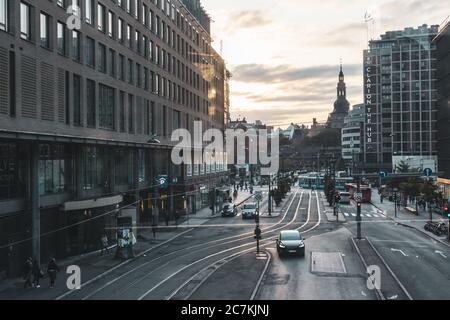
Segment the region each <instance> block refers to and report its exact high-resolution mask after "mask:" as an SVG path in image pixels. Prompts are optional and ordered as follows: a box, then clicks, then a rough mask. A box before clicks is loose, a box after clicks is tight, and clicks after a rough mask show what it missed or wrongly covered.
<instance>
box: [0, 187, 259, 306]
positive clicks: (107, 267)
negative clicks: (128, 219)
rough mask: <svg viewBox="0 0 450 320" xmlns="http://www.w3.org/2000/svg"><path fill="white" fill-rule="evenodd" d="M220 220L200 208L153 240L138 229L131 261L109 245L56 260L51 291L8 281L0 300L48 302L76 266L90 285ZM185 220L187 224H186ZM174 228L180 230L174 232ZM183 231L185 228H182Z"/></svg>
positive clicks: (44, 285)
mask: <svg viewBox="0 0 450 320" xmlns="http://www.w3.org/2000/svg"><path fill="white" fill-rule="evenodd" d="M250 196H251V195H250V192H249V191H240V192H239V193H238V197H237V198H236V200H235V203H236V204H240V203H241V202H244V201H246V200H247V199H248V198H249V197H250ZM217 217H221V215H220V213H218V212H217V213H216V214H214V215H212V214H211V209H209V208H204V209H202V210H199V211H198V212H197V213H196V214H191V215H189V217H187V216H183V217H182V218H181V219H180V220H179V221H178V225H177V224H176V223H175V221H170V222H169V226H166V224H165V221H160V225H159V226H158V228H157V229H156V237H155V238H153V232H152V227H151V226H149V227H148V228H145V227H143V228H140V229H139V232H138V236H137V240H138V242H137V243H136V244H135V245H134V246H133V250H134V254H135V258H134V259H129V260H119V259H115V257H114V256H115V252H116V248H115V245H112V246H111V247H110V249H109V253H101V251H100V250H98V251H94V252H90V253H86V254H83V255H78V256H73V257H69V258H66V259H64V260H57V261H56V263H57V265H58V266H59V268H60V272H59V273H58V275H57V278H56V283H55V286H54V288H52V289H50V288H49V279H48V278H47V277H46V276H45V277H44V278H41V281H40V285H41V287H40V288H28V289H24V288H23V284H24V280H23V279H22V278H9V279H4V280H2V281H0V300H16V299H20V300H28V299H33V300H35V299H38V300H41V299H42V300H49V299H55V298H56V297H58V296H60V295H62V294H64V293H66V292H67V291H68V289H67V287H66V280H67V277H68V276H69V275H68V274H66V272H65V271H66V268H67V266H70V265H77V266H79V267H80V269H81V284H82V285H84V284H86V283H87V282H92V281H95V280H97V279H98V278H100V277H101V276H103V275H105V273H109V272H111V271H113V270H115V269H117V268H119V267H121V266H123V265H125V264H127V263H129V262H131V261H134V260H135V259H136V258H139V257H141V256H145V254H146V253H147V252H148V251H150V250H153V249H155V248H157V247H160V246H163V245H165V244H166V243H167V242H169V241H171V240H173V239H175V238H177V237H179V236H182V235H183V234H184V233H186V232H188V231H189V230H191V229H190V228H189V225H201V224H204V223H206V222H207V221H209V219H211V218H217ZM188 218H189V220H188ZM178 226H184V227H182V228H178ZM186 227H187V228H186ZM41 267H42V271H44V273H46V270H47V266H46V265H44V264H42V266H41Z"/></svg>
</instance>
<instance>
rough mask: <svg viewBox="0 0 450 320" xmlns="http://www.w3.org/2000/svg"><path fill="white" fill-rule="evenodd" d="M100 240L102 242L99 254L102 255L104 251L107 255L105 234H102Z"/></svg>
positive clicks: (106, 237)
mask: <svg viewBox="0 0 450 320" xmlns="http://www.w3.org/2000/svg"><path fill="white" fill-rule="evenodd" d="M100 240H101V242H102V251H101V253H103V252H104V251H106V253H109V248H108V246H109V245H108V236H107V235H106V233H104V234H103V235H102V238H101V239H100Z"/></svg>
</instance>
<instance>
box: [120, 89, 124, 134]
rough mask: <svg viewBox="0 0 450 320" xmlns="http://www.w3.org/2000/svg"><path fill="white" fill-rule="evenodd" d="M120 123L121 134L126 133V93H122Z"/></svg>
mask: <svg viewBox="0 0 450 320" xmlns="http://www.w3.org/2000/svg"><path fill="white" fill-rule="evenodd" d="M119 99H120V105H119V108H120V120H119V121H120V122H119V126H120V132H125V92H123V91H120V97H119Z"/></svg>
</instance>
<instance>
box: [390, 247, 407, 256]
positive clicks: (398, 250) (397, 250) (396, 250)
mask: <svg viewBox="0 0 450 320" xmlns="http://www.w3.org/2000/svg"><path fill="white" fill-rule="evenodd" d="M391 251H394V252H400V253H401V254H402V255H403V256H405V257H407V256H408V255H407V254H406V253H404V252H403V250H400V249H394V248H391Z"/></svg>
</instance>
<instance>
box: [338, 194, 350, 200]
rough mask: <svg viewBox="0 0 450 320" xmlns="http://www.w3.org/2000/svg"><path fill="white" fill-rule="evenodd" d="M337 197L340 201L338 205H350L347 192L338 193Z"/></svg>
mask: <svg viewBox="0 0 450 320" xmlns="http://www.w3.org/2000/svg"><path fill="white" fill-rule="evenodd" d="M339 196H340V197H341V200H339V203H350V193H349V192H339Z"/></svg>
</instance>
